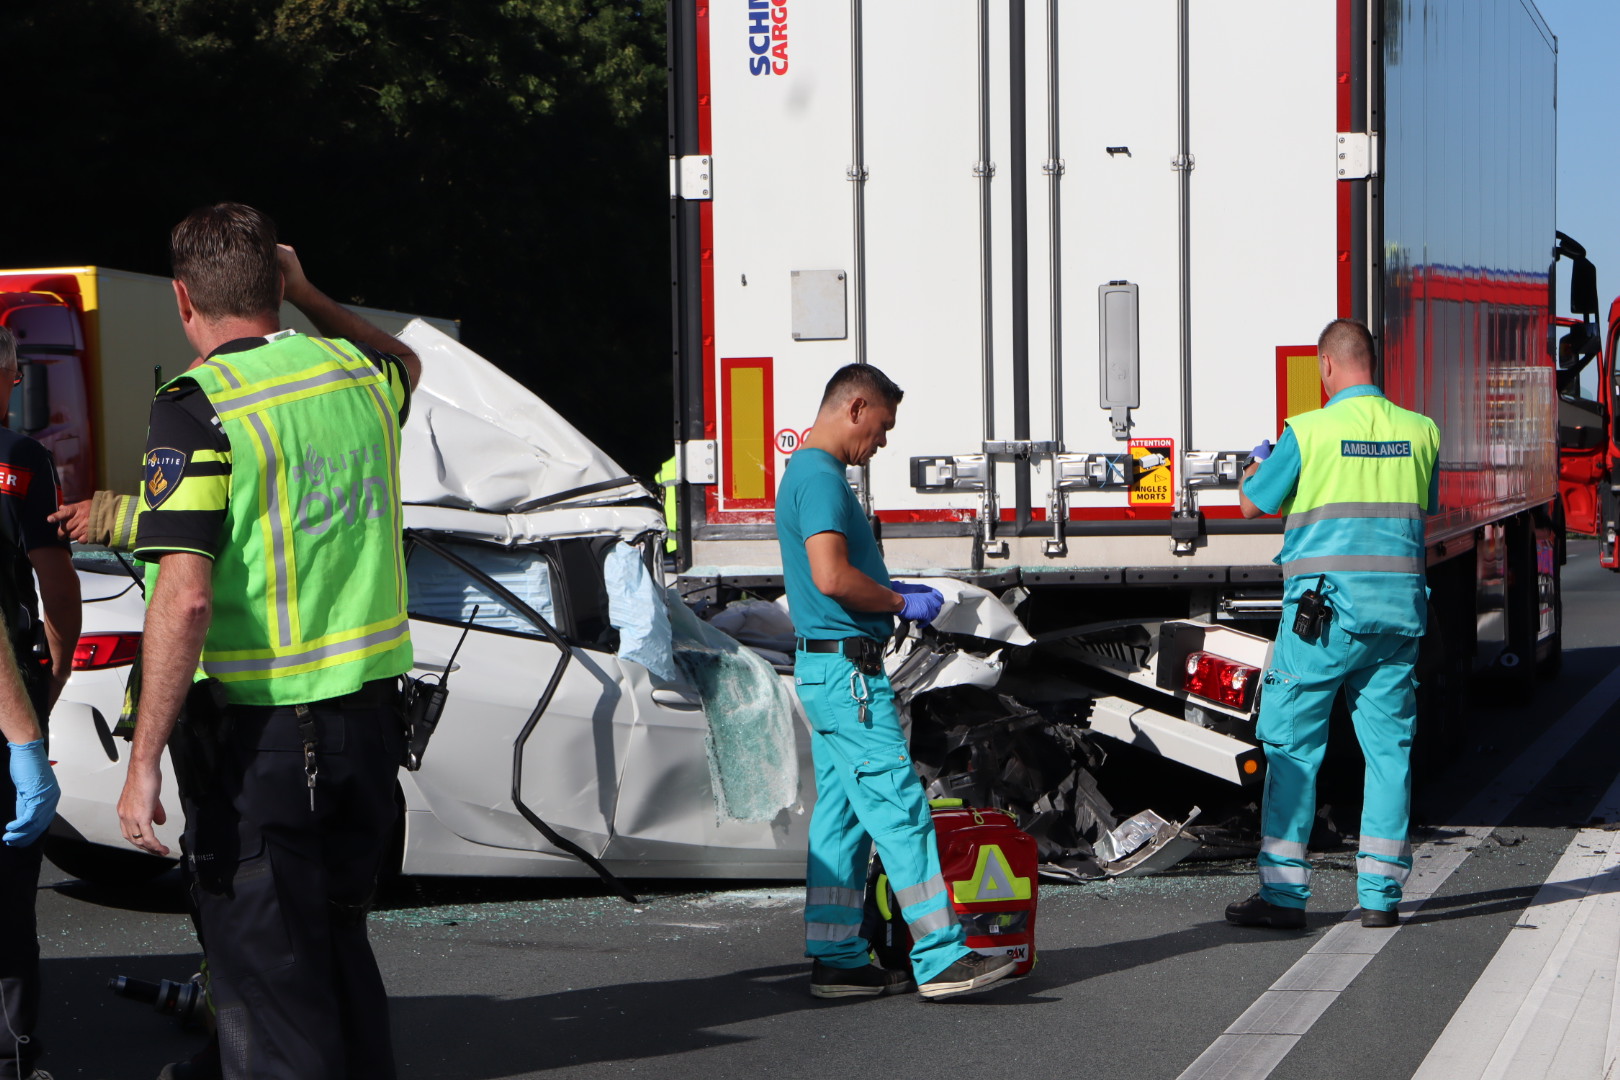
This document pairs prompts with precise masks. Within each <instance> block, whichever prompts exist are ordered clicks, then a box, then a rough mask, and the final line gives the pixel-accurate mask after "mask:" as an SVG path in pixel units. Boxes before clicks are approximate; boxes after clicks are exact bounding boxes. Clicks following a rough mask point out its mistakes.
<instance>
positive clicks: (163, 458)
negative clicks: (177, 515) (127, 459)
mask: <svg viewBox="0 0 1620 1080" xmlns="http://www.w3.org/2000/svg"><path fill="white" fill-rule="evenodd" d="M185 471H186V455H184V454H182V453H181V452H180V451H178V450H171V449H169V448H168V447H166V446H165V447H159V448H158V449H156V450H150V451H148V452H147V454H146V506H147V509H149V510H156V509H157V508H158V507H159V506H162V505H163V501H164V500H165V499H167V498H168V497H169V496H170V495H173V494H174V490H175V488H177V487H179V486H180V477H181V476H182V475H183V474H184V473H185Z"/></svg>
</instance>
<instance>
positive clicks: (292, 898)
mask: <svg viewBox="0 0 1620 1080" xmlns="http://www.w3.org/2000/svg"><path fill="white" fill-rule="evenodd" d="M170 250H171V254H172V257H173V260H174V274H175V283H174V290H175V298H176V301H177V305H178V308H179V313H180V320H181V323H182V324H183V327H184V330H185V333H186V337H187V339H188V340H189V341H190V342H191V344H192V345H193V346H194V347H195V348H196V350H197V352H198V353H199V354H201V355H202V356H203V357H204V358H205V359H204V361H203V362H202V363H200V364H197V365H194V366H193V367H192V368H190V370H188V371H187V372H185V373H184V374H182V375H180V376H178V377H177V378H175V379H173V380H171V381H170V382H169V383H168V384H167V385H165V386H164V387H163V388H162V389H161V390H160V391H159V392H158V395H157V398H156V399H155V400H154V402H153V404H152V412H151V426H150V429H149V435H148V449H147V454H146V470H145V483H144V484H143V492H142V502H143V506H142V510H141V514H140V519H139V524H138V526H137V529H138V534H137V539H136V544H135V555H136V557H137V558H140V559H143V560H145V561H147V562H148V563H156V569H157V574H156V578H157V580H156V583H155V587H154V588H151V589H149V590H148V597H149V605H148V609H147V615H146V624H145V628H144V639H143V656H142V661H141V663H142V671H141V680H142V681H141V687H140V696H139V701H138V704H137V710H136V722H135V735H134V746H133V748H132V749H131V751H130V758H129V773H128V776H127V779H126V781H125V785H124V791H123V795H122V797H121V798H120V799H119V803H118V814H119V817H120V819H121V820H122V827H123V833H124V836H125V838H126V839H127V840H128V841H129V842H130V843H132V844H134V845H135V846H136V847H138V848H140V849H141V850H143V851H147V852H149V853H151V854H154V855H162V854H167V853H168V849H167V848H166V847H165V846H164V845H163V844H161V843H160V842H159V841H158V840H157V838H156V837H155V836H154V834H153V825H154V824H162V823H163V822H164V819H165V814H164V809H163V806H162V804H161V802H159V789H160V785H161V782H162V781H161V776H160V773H159V770H158V764H159V761H160V759H161V755H162V754H163V751H164V749H165V746H167V747H168V748H169V750H170V752H171V756H172V757H173V759H174V763H175V774H176V778H177V780H178V782H179V787H180V789H181V790H180V795H181V801H182V803H183V805H184V807H185V811H186V829H185V834H184V839H183V845H184V855H185V862H186V868H187V872H188V877H189V878H190V881H191V884H192V888H191V897H192V901H193V903H194V905H195V908H196V914H197V920H198V927H199V937H200V938H201V941H202V945H203V953H204V956H205V957H206V959H207V962H208V972H209V993H210V996H211V998H212V1001H213V1004H214V1007H215V1016H216V1021H217V1024H216V1029H217V1036H218V1041H219V1060H220V1064H221V1065H222V1066H223V1072H224V1075H225V1076H226V1077H228V1078H230V1080H242V1078H246V1077H254V1078H255V1080H264V1078H274V1080H339V1078H348V1080H362V1078H365V1080H391V1078H392V1077H394V1076H395V1075H396V1072H395V1066H394V1056H393V1049H392V1045H391V1039H390V1032H389V1023H388V996H387V990H386V989H385V987H384V985H383V981H382V976H381V975H380V974H379V972H378V970H377V963H376V959H375V957H374V956H373V954H372V951H371V945H370V942H369V941H368V940H367V937H366V913H367V909H368V905H369V903H370V900H371V896H372V892H373V890H374V888H375V885H376V880H377V875H378V873H379V871H380V869H381V867H382V863H383V859H384V857H385V854H386V850H387V846H388V842H389V839H390V837H391V836H392V833H393V829H394V826H395V824H396V822H397V821H398V817H399V802H398V795H397V791H396V772H397V770H398V767H399V763H400V760H401V757H402V754H403V736H402V733H401V730H400V714H399V707H398V694H399V690H398V677H399V676H400V675H402V674H404V673H405V672H407V671H409V670H410V667H411V642H410V631H409V625H408V622H407V619H406V614H405V567H404V558H403V554H402V551H401V531H400V530H401V508H400V492H399V446H400V427H401V425H402V424H403V423H404V418H405V412H406V409H407V405H408V402H409V397H410V390H411V387H413V386H414V385H415V383H416V381H417V377H418V375H419V373H420V362H419V361H418V360H417V358H416V356H415V355H414V354H413V353H412V352H411V351H410V350H409V349H407V348H406V347H405V346H404V345H402V344H401V343H400V342H399V341H398V340H396V339H394V338H392V337H390V336H389V335H387V334H385V333H383V332H382V331H380V330H378V329H377V328H376V327H373V326H372V325H371V324H370V323H367V322H366V321H365V320H363V319H361V318H360V317H359V316H357V315H355V314H354V313H353V312H350V311H348V310H347V309H346V308H343V307H342V306H340V305H338V304H337V303H335V302H334V301H332V300H331V299H330V298H328V297H327V296H326V295H325V294H323V293H321V292H320V291H319V290H317V289H316V288H315V287H314V286H313V285H311V284H310V283H309V280H308V278H306V277H305V276H304V272H303V269H302V267H301V266H300V265H299V262H298V259H297V257H296V256H295V255H294V254H293V252H292V249H291V248H287V247H278V245H277V243H276V235H275V226H274V224H273V223H271V222H270V220H269V219H268V218H266V217H265V216H264V215H262V214H260V213H259V212H258V211H256V210H254V209H253V208H251V207H247V206H243V205H240V204H236V203H222V204H219V205H216V206H211V207H207V208H204V209H201V210H197V211H195V212H193V213H192V214H191V215H190V216H188V217H187V218H186V219H185V220H184V221H182V222H181V223H180V224H179V225H177V226H175V229H174V231H173V233H172V234H171V236H170ZM283 295H285V297H286V299H287V300H288V301H289V302H291V303H292V304H293V305H294V306H295V307H297V308H298V309H299V310H301V311H302V312H303V313H304V314H305V315H306V316H308V317H309V319H310V321H311V322H312V323H314V325H315V326H316V327H317V328H319V329H320V330H321V332H322V333H323V334H325V335H327V336H326V337H309V336H306V335H303V334H300V333H297V332H295V331H291V330H281V329H280V323H279V312H280V307H281V301H282V298H283ZM199 667H200V669H201V672H200V674H202V675H206V676H207V678H205V679H204V678H199ZM194 680H196V681H194ZM194 1064H198V1065H201V1064H202V1063H201V1062H196V1063H194ZM193 1071H194V1072H195V1071H197V1070H195V1069H194V1070H193ZM171 1072H173V1073H175V1074H178V1068H177V1067H171Z"/></svg>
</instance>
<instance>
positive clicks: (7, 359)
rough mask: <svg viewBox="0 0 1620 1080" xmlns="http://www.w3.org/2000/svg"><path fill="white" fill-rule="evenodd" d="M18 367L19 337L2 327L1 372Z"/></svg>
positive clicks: (0, 329)
mask: <svg viewBox="0 0 1620 1080" xmlns="http://www.w3.org/2000/svg"><path fill="white" fill-rule="evenodd" d="M16 367H17V335H16V334H13V333H12V332H11V331H10V330H8V329H6V328H5V327H4V326H0V371H12V370H14V369H15V368H16Z"/></svg>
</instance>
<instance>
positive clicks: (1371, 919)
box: [1361, 908, 1401, 930]
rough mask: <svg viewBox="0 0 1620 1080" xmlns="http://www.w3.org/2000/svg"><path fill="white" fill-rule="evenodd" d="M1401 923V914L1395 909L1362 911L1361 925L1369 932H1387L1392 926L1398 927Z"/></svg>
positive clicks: (1365, 909) (1364, 909)
mask: <svg viewBox="0 0 1620 1080" xmlns="http://www.w3.org/2000/svg"><path fill="white" fill-rule="evenodd" d="M1400 921H1401V917H1400V914H1399V913H1398V912H1397V911H1395V909H1394V908H1391V909H1390V910H1388V911H1382V910H1380V909H1378V908H1362V909H1361V925H1362V926H1365V927H1366V928H1367V929H1369V930H1387V929H1389V928H1390V927H1391V926H1395V925H1398V924H1399V923H1400Z"/></svg>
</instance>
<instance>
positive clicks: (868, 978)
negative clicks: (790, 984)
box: [810, 960, 917, 998]
mask: <svg viewBox="0 0 1620 1080" xmlns="http://www.w3.org/2000/svg"><path fill="white" fill-rule="evenodd" d="M915 989H917V984H916V982H915V981H913V980H912V978H911V973H910V972H909V971H890V970H889V969H888V968H881V967H878V966H877V965H876V964H867V965H866V966H865V967H858V968H841V967H833V966H832V965H831V964H823V963H822V962H821V961H820V960H817V961H815V962H814V963H812V964H811V965H810V994H811V996H812V997H818V998H844V997H878V996H879V995H882V994H907V993H910V992H911V991H913V990H915Z"/></svg>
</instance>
